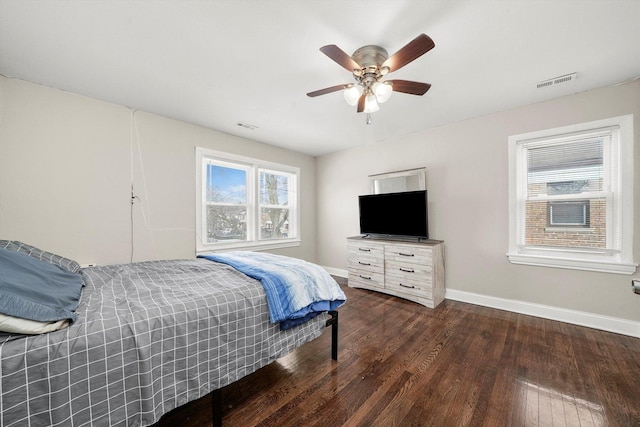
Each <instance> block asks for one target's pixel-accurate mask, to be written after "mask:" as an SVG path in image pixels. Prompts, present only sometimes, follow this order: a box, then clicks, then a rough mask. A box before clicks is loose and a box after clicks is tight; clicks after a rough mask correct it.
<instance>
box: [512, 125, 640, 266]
mask: <svg viewBox="0 0 640 427" xmlns="http://www.w3.org/2000/svg"><path fill="white" fill-rule="evenodd" d="M612 126H618V127H619V142H618V144H617V147H618V149H619V153H611V154H612V155H616V156H617V157H618V158H619V165H618V175H617V176H616V177H614V179H613V181H614V182H615V183H616V185H619V186H620V187H621V188H620V189H619V194H620V200H615V203H619V205H618V209H617V212H618V216H617V217H616V218H613V221H616V222H618V223H619V224H620V227H621V228H620V230H621V232H620V236H619V238H620V243H619V247H620V251H609V250H602V251H589V250H584V251H577V250H562V249H546V248H535V249H534V248H524V247H523V245H521V244H520V242H523V241H524V238H523V235H522V233H523V231H524V220H525V215H524V203H522V202H520V199H521V197H523V196H522V195H523V194H525V192H526V182H523V180H522V179H521V176H519V175H518V172H519V171H520V170H521V168H522V167H524V166H523V163H522V162H526V159H524V158H523V157H524V150H522V149H521V148H520V146H521V145H522V144H523V143H524V142H528V141H532V140H536V139H541V138H543V139H550V138H553V137H556V136H557V137H561V136H563V135H567V134H571V133H576V132H586V131H589V130H596V129H601V128H606V127H612ZM633 145H634V135H633V115H631V114H629V115H625V116H618V117H612V118H608V119H603V120H596V121H592V122H587V123H580V124H577V125H570V126H563V127H558V128H553V129H546V130H541V131H536V132H528V133H523V134H519V135H513V136H510V137H509V251H508V253H507V257H508V259H509V261H510V262H512V263H514V264H526V265H535V266H542V267H556V268H567V269H575V270H587V271H598V272H605V273H618V274H633V273H635V271H636V267H637V266H638V264H637V263H636V262H635V261H634V260H633V160H634V157H633ZM523 185H524V186H525V187H524V188H523ZM609 231H610V230H607V238H609V236H610V232H609Z"/></svg>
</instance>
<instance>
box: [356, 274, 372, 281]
mask: <svg viewBox="0 0 640 427" xmlns="http://www.w3.org/2000/svg"><path fill="white" fill-rule="evenodd" d="M358 276H360V278H361V279H365V280H371V277H367V276H363V275H362V274H358Z"/></svg>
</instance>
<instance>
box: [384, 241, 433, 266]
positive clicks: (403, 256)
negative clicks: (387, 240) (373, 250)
mask: <svg viewBox="0 0 640 427" xmlns="http://www.w3.org/2000/svg"><path fill="white" fill-rule="evenodd" d="M384 259H385V261H396V262H410V263H416V264H428V265H431V264H432V259H433V251H432V250H431V248H430V247H423V246H417V245H415V246H414V245H387V246H386V247H385V249H384Z"/></svg>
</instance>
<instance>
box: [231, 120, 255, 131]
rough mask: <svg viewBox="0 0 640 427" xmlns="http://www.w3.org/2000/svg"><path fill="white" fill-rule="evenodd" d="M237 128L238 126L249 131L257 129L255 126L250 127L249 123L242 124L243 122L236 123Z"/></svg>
mask: <svg viewBox="0 0 640 427" xmlns="http://www.w3.org/2000/svg"><path fill="white" fill-rule="evenodd" d="M236 124H237V125H238V126H240V127H241V128H245V129H249V130H254V129H258V126H256V125H251V124H249V123H243V122H238V123H236Z"/></svg>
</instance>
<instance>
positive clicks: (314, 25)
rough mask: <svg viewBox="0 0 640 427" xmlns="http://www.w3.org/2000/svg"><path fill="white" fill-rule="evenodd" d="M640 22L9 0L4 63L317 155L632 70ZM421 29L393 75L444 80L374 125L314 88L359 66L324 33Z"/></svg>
mask: <svg viewBox="0 0 640 427" xmlns="http://www.w3.org/2000/svg"><path fill="white" fill-rule="evenodd" d="M638 22H640V1H637V0H588V1H587V0H545V1H543V0H511V1H507V0H495V1H489V0H468V1H455V0H447V1H445V0H438V1H436V0H432V1H427V0H412V1H399V0H386V1H376V0H368V1H357V0H324V1H321V0H305V1H302V0H230V1H223V0H215V1H214V0H211V1H178V0H173V1H171V0H156V1H152V0H146V1H145V0H137V1H134V0H129V1H119V0H94V1H84V0H66V1H65V0H60V1H58V0H49V1H44V0H42V1H35V0H0V74H3V75H5V76H9V77H17V78H20V79H24V80H28V81H32V82H36V83H41V84H43V85H46V86H52V87H55V88H60V89H63V90H67V91H71V92H75V93H78V94H82V95H86V96H90V97H94V98H98V99H102V100H105V101H109V102H114V103H117V104H121V105H126V106H128V107H131V108H134V109H139V110H143V111H148V112H152V113H156V114H160V115H163V116H167V117H171V118H175V119H178V120H182V121H185V122H189V123H194V124H197V125H201V126H205V127H208V128H212V129H216V130H219V131H222V132H226V133H229V134H234V135H238V136H242V137H246V138H249V139H252V140H256V141H261V142H264V143H267V144H272V145H276V146H280V147H284V148H288V149H291V150H296V151H300V152H303V153H307V154H311V155H314V156H317V155H323V154H327V153H331V152H334V151H337V150H342V149H345V148H349V147H353V146H357V145H362V144H367V143H372V142H378V141H384V140H388V139H397V138H398V137H402V136H403V135H407V134H410V133H414V132H417V131H419V130H422V129H426V128H430V127H434V126H439V125H442V124H445V123H452V122H456V121H460V120H464V119H467V118H471V117H477V116H481V115H485V114H489V113H492V112H496V111H501V110H506V109H509V108H514V107H517V106H522V105H527V104H532V103H535V102H540V101H543V100H546V99H550V98H555V97H558V96H562V95H566V94H570V93H575V92H580V91H585V90H589V89H593V88H597V87H603V86H608V85H613V84H617V83H621V82H625V81H629V80H632V79H634V78H636V77H637V76H639V75H640V49H639V48H638V42H640V25H639V24H638ZM420 33H426V34H428V35H429V36H430V37H431V38H432V39H433V40H434V41H435V44H436V47H435V48H434V49H433V50H431V51H430V52H428V53H427V54H425V55H424V56H422V57H420V58H418V59H417V60H416V61H414V62H412V63H411V64H409V65H407V66H406V67H404V68H402V69H401V70H398V71H397V72H394V73H392V74H390V78H397V79H406V80H416V81H421V82H427V83H431V84H432V87H431V90H430V91H429V92H427V93H426V94H425V95H424V96H422V97H420V96H413V95H406V94H402V93H395V94H394V95H393V96H392V97H391V99H390V100H389V101H388V102H387V103H385V104H383V105H382V106H381V109H380V111H379V112H376V113H374V114H372V118H373V124H371V125H366V124H365V117H364V114H363V113H361V114H357V113H356V111H355V110H356V109H355V107H350V106H348V105H347V104H346V103H345V102H344V99H343V98H342V95H341V93H340V92H335V93H332V94H328V95H324V96H321V97H317V98H309V97H307V96H306V95H305V94H306V93H307V92H311V91H313V90H317V89H322V88H325V87H328V86H333V85H337V84H341V83H351V82H352V81H353V80H352V79H353V78H352V76H351V75H350V73H349V72H347V71H346V70H344V69H343V68H341V67H340V66H339V65H337V64H336V63H335V62H333V61H332V60H331V59H329V58H328V57H326V56H325V55H324V54H322V53H321V52H320V51H319V50H318V49H319V48H320V47H321V46H324V45H327V44H336V45H338V46H339V47H340V48H341V49H343V50H344V51H345V52H347V53H348V54H351V53H353V51H355V50H356V49H357V48H359V47H361V46H364V45H367V44H377V45H380V46H382V47H384V48H386V49H387V50H388V51H389V53H390V54H392V53H394V52H396V51H397V50H399V49H400V48H401V47H402V46H404V45H405V44H406V43H408V42H409V41H411V40H412V39H413V38H414V37H416V36H417V35H418V34H420ZM573 72H577V73H578V78H577V79H576V80H575V81H573V82H570V83H566V84H563V85H557V86H553V87H548V88H544V89H536V83H537V82H539V81H542V80H546V79H549V78H553V77H556V76H560V75H565V74H569V73H573ZM238 122H243V123H247V124H251V125H255V126H257V129H254V130H249V129H245V128H243V127H240V126H238V125H237V123H238Z"/></svg>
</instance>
